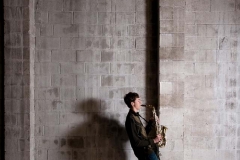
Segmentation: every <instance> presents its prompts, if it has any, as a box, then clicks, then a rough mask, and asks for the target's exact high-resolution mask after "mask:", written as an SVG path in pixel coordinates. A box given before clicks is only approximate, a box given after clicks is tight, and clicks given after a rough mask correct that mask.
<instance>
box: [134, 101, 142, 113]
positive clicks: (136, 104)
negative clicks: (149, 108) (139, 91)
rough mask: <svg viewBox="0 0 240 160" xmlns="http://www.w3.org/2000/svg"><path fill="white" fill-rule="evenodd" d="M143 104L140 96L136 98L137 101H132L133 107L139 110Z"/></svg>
mask: <svg viewBox="0 0 240 160" xmlns="http://www.w3.org/2000/svg"><path fill="white" fill-rule="evenodd" d="M141 104H142V102H141V99H140V98H136V99H135V101H134V102H132V106H133V108H134V109H136V110H137V111H139V110H140V108H141Z"/></svg>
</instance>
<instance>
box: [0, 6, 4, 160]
mask: <svg viewBox="0 0 240 160" xmlns="http://www.w3.org/2000/svg"><path fill="white" fill-rule="evenodd" d="M0 8H3V2H1V3H0ZM0 21H1V22H3V12H1V13H0ZM1 24H2V23H1ZM3 28H4V26H3V25H0V77H1V79H0V93H1V94H0V106H1V107H0V108H1V109H0V117H1V118H0V139H1V140H0V159H4V45H3V44H4V31H3Z"/></svg>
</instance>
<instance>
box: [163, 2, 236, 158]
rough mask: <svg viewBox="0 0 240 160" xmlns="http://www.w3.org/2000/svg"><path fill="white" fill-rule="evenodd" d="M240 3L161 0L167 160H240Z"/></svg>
mask: <svg viewBox="0 0 240 160" xmlns="http://www.w3.org/2000/svg"><path fill="white" fill-rule="evenodd" d="M239 5H240V1H238V0H236V1H235V0H179V1H174V0H170V1H167V0H160V69H159V70H160V111H161V123H162V124H165V125H166V126H168V127H169V130H168V137H169V141H168V145H167V147H166V148H164V149H162V154H163V159H164V160H165V159H169V160H170V159H171V160H172V159H184V160H193V159H194V160H196V159H197V160H203V159H212V160H215V159H216V160H217V159H218V160H223V159H229V160H230V159H231V160H237V159H240V139H239V136H240V127H239V123H240V116H239V111H240V106H239V98H240V90H239V86H240V85H239V64H240V63H239V62H240V59H239V57H240V52H239V51H240V50H239V49H240V48H239V46H240V44H239V43H240V39H239V34H240V25H239V24H240V19H239V18H240V14H239V13H240V10H239V9H240V8H239Z"/></svg>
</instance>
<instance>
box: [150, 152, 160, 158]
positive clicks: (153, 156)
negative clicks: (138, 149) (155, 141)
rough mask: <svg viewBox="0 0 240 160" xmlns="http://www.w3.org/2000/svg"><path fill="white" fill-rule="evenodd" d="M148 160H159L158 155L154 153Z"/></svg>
mask: <svg viewBox="0 0 240 160" xmlns="http://www.w3.org/2000/svg"><path fill="white" fill-rule="evenodd" d="M147 160H159V159H158V157H157V155H156V154H155V153H154V152H153V153H151V154H149V155H148V157H147Z"/></svg>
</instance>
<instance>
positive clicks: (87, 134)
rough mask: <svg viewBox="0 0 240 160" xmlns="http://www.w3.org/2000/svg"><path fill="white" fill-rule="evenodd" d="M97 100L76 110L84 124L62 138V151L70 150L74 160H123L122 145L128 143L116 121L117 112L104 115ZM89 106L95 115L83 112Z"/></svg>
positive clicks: (81, 104)
mask: <svg viewBox="0 0 240 160" xmlns="http://www.w3.org/2000/svg"><path fill="white" fill-rule="evenodd" d="M99 102H100V100H99V99H88V100H86V101H83V102H82V103H80V104H79V105H78V106H77V107H78V110H79V111H80V113H76V114H79V115H80V116H81V117H79V118H81V119H84V123H82V124H79V125H77V124H76V126H74V127H73V128H72V129H71V130H70V132H68V133H67V135H66V137H68V138H67V139H61V142H60V144H61V148H66V149H67V150H73V159H74V160H93V159H96V160H97V159H99V160H100V159H106V160H107V159H114V160H126V153H125V151H124V145H125V144H126V142H127V141H128V137H127V134H126V131H125V127H124V126H123V125H122V124H120V122H119V121H118V120H117V119H119V116H121V115H120V114H119V113H117V112H116V113H111V112H103V111H102V107H104V106H101V104H100V103H99ZM88 107H90V108H91V109H90V110H92V111H94V112H92V111H91V112H86V110H87V109H86V108H88Z"/></svg>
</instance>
